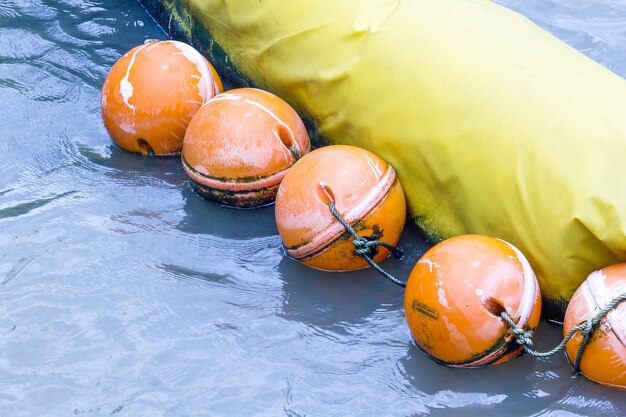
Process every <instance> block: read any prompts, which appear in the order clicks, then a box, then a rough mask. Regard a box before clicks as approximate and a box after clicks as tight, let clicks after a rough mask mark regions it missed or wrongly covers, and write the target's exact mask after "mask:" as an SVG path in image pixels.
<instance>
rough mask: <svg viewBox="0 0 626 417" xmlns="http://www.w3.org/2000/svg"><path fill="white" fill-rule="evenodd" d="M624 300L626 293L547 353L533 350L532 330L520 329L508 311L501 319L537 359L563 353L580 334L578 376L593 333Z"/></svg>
mask: <svg viewBox="0 0 626 417" xmlns="http://www.w3.org/2000/svg"><path fill="white" fill-rule="evenodd" d="M624 300H626V293H623V294H621V295H618V296H617V297H615V298H614V299H613V300H611V302H609V303H608V304H607V305H606V306H605V307H604V308H603V309H601V310H600V311H598V314H596V315H595V316H594V317H593V318H590V319H589V320H586V321H583V322H581V323H579V324H577V325H576V326H574V327H572V329H571V330H570V331H569V333H568V334H567V335H566V336H565V337H564V338H563V340H562V341H561V343H559V344H558V345H557V346H556V347H555V348H554V349H552V350H549V351H547V352H537V351H536V350H534V349H533V340H532V338H533V331H532V330H530V329H529V330H524V329H522V328H520V327H519V326H518V325H517V323H515V322H514V321H513V319H512V318H511V317H510V316H509V315H508V314H507V313H506V311H503V312H502V313H500V317H502V320H504V322H505V323H506V324H508V325H509V327H510V328H511V333H512V334H513V335H514V336H515V338H516V342H517V344H518V345H522V346H524V352H526V353H528V354H529V355H531V356H534V357H536V358H547V357H549V356H552V355H554V354H555V353H558V352H560V351H562V350H563V349H565V345H567V342H569V341H570V340H571V339H572V337H574V335H575V334H576V333H577V332H580V335H581V336H582V338H583V340H582V341H581V343H580V346H579V347H578V352H577V353H576V360H575V361H574V373H575V374H578V373H579V372H580V360H581V359H582V356H583V352H584V351H585V347H587V344H588V343H589V340H590V339H591V335H592V334H593V331H594V330H595V329H596V327H597V326H598V324H599V323H600V321H601V320H602V319H603V318H604V317H605V316H606V315H607V314H608V313H609V312H610V311H611V310H613V309H614V308H615V307H617V306H618V305H619V304H620V303H621V302H622V301H624Z"/></svg>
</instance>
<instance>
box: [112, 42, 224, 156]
mask: <svg viewBox="0 0 626 417" xmlns="http://www.w3.org/2000/svg"><path fill="white" fill-rule="evenodd" d="M214 71H215V70H214V69H212V66H211V65H210V63H209V62H208V61H207V60H206V59H205V58H204V57H203V56H202V55H201V54H200V53H199V52H198V51H196V50H195V49H194V48H193V47H191V46H189V45H187V44H186V43H183V42H177V41H155V42H149V43H146V44H143V45H140V46H137V47H135V48H133V49H131V50H130V51H129V52H127V53H126V54H124V55H123V56H122V57H121V58H120V59H119V60H118V61H117V62H116V63H115V64H114V65H113V67H112V68H111V70H110V72H109V74H108V75H107V77H106V80H105V81H104V86H103V87H102V99H101V109H102V118H103V120H104V125H105V127H106V129H107V131H108V132H109V135H110V136H111V139H113V142H115V144H117V145H118V146H119V147H120V148H122V149H124V150H126V151H128V152H133V153H137V154H140V155H144V156H145V155H157V156H162V155H176V154H179V153H180V150H181V148H182V144H183V138H184V136H185V130H186V129H187V125H188V124H189V122H190V121H191V118H192V117H193V115H194V114H195V113H196V112H197V111H198V109H199V108H200V107H201V106H202V105H203V104H204V103H205V102H206V101H207V100H209V99H210V98H211V97H213V96H214V95H215V92H216V91H217V90H219V89H220V88H221V81H219V78H215V77H214V76H213V74H214V73H215V72H214Z"/></svg>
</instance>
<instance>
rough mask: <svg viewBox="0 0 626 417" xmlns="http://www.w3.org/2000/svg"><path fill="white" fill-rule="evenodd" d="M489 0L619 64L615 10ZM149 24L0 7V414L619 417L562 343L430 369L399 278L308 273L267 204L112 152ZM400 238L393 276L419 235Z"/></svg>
mask: <svg viewBox="0 0 626 417" xmlns="http://www.w3.org/2000/svg"><path fill="white" fill-rule="evenodd" d="M501 2H502V3H505V4H507V5H509V6H511V7H513V8H515V9H518V10H521V11H523V12H524V13H525V14H527V15H528V16H530V17H531V18H532V19H534V20H535V21H537V22H538V23H539V24H541V25H543V26H544V27H547V28H548V29H550V30H552V31H554V32H555V33H557V34H558V35H559V36H562V37H563V38H564V39H566V40H567V41H568V42H570V43H571V44H573V45H574V46H575V47H577V48H579V49H580V50H582V51H584V52H585V53H587V54H588V55H590V56H592V57H593V58H594V59H597V60H598V61H600V62H602V63H603V64H605V65H606V66H608V67H609V68H611V69H613V70H615V71H616V72H618V73H620V74H622V75H624V74H625V73H626V57H625V54H624V48H626V34H625V32H624V26H623V25H622V24H621V22H623V21H624V19H625V18H626V3H624V2H622V1H608V0H603V1H600V0H598V1H595V2H591V1H582V0H576V1H574V0H570V1H567V2H564V1H561V2H558V4H557V3H556V2H551V1H545V0H541V1H539V0H537V1H525V2H522V1H512V0H511V1H501ZM163 37H165V35H164V33H163V32H162V31H161V30H160V29H159V28H158V27H157V26H156V25H155V24H154V22H153V21H152V20H151V18H150V17H149V16H148V15H147V14H146V13H145V11H144V10H143V9H142V8H141V7H140V6H139V4H138V3H136V2H134V1H127V0H107V1H105V0H99V1H96V0H3V1H2V2H1V3H0V101H1V102H2V103H3V104H4V105H3V106H0V120H2V121H3V125H2V139H1V140H0V317H2V320H1V321H0V416H5V415H6V416H32V415H55V416H65V415H72V414H75V415H128V416H143V415H146V416H157V415H164V416H194V415H216V414H217V415H229V414H235V415H270V416H274V415H283V414H286V415H293V416H296V415H355V416H359V415H361V416H370V415H421V414H429V415H450V414H452V413H454V415H468V416H470V415H471V416H474V415H477V414H479V413H480V414H485V415H568V416H577V415H581V416H582V415H624V414H625V412H626V408H625V405H624V403H623V401H622V396H623V394H622V393H620V392H617V391H614V390H609V389H606V388H603V387H600V386H598V385H596V384H593V383H591V382H589V381H587V380H585V379H584V378H571V376H570V368H569V365H568V364H567V362H566V360H565V358H564V357H563V356H562V355H558V356H556V357H554V358H552V359H551V360H549V361H538V360H534V359H532V358H526V357H525V358H520V359H517V360H515V361H512V362H510V363H507V364H504V365H501V366H498V367H493V368H486V369H479V370H471V371H469V370H455V369H448V368H445V367H442V366H439V365H437V364H436V363H434V362H432V361H430V360H428V359H427V358H426V357H425V356H424V355H422V354H421V353H420V352H419V351H417V349H416V348H415V347H414V346H413V345H412V343H411V340H410V336H409V333H408V330H407V328H406V325H405V323H404V315H403V311H402V293H401V291H399V290H398V288H397V287H395V286H393V285H392V284H389V283H387V282H386V281H384V280H382V279H381V278H379V277H378V276H377V275H375V274H373V273H372V272H370V271H359V272H355V273H350V274H345V275H338V274H325V273H321V272H319V271H315V270H312V269H309V268H306V267H304V266H302V265H300V264H298V263H296V262H294V261H292V260H290V259H288V258H287V257H286V256H285V255H284V252H283V249H282V247H281V244H280V240H279V238H278V236H277V233H276V226H275V225H274V221H273V213H274V212H273V210H274V209H273V207H266V208H262V209H259V210H253V211H250V210H229V209H224V208H221V207H217V206H214V205H211V204H209V203H207V202H205V201H204V200H202V199H201V198H199V197H198V196H197V195H196V194H195V193H193V191H192V190H191V188H190V186H189V184H188V183H187V179H186V177H185V175H184V173H183V171H182V169H181V167H180V164H179V161H178V160H177V159H175V158H172V159H159V160H153V159H146V158H141V157H137V156H134V155H129V154H127V153H125V152H122V151H120V150H118V149H116V148H114V147H113V146H112V145H111V144H110V141H109V139H108V137H107V135H106V132H105V130H104V128H103V125H102V122H101V120H100V113H99V89H100V87H101V85H102V82H103V80H104V77H105V75H106V72H107V70H108V68H110V66H111V65H112V64H113V63H114V62H115V60H116V59H117V58H118V57H119V56H120V54H122V53H123V52H125V51H126V50H128V49H130V48H131V47H132V46H134V45H136V44H139V43H141V42H143V40H144V39H146V38H163ZM402 244H403V246H404V248H405V251H406V253H407V255H406V257H405V259H403V260H401V261H394V260H392V261H388V262H387V263H386V267H387V268H388V269H389V270H390V271H391V272H393V273H394V274H396V275H398V276H401V277H406V276H408V273H409V271H410V269H411V266H412V265H413V264H414V263H415V262H416V260H417V259H418V257H419V255H420V254H421V253H423V251H424V250H425V248H426V245H425V243H424V242H423V241H421V240H420V239H419V237H418V234H417V232H416V231H415V230H411V229H409V230H408V231H407V232H406V233H405V235H404V237H403V241H402ZM538 336H539V337H538V343H539V346H538V348H539V349H545V348H548V347H551V346H553V345H554V344H556V343H557V341H558V339H559V337H560V328H559V327H557V326H550V325H548V324H545V323H544V324H542V327H541V328H540V332H539V335H538Z"/></svg>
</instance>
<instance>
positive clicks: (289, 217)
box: [276, 145, 406, 271]
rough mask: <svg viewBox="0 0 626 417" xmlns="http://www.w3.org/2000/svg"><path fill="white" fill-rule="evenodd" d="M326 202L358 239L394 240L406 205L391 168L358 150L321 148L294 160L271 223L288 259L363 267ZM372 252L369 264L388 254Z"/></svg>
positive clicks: (337, 268) (332, 266) (336, 268)
mask: <svg viewBox="0 0 626 417" xmlns="http://www.w3.org/2000/svg"><path fill="white" fill-rule="evenodd" d="M331 203H334V209H336V210H337V212H339V213H340V214H341V216H342V217H343V219H345V221H346V222H347V223H348V224H350V225H351V226H352V228H353V229H354V230H355V231H356V233H358V235H359V236H363V237H365V238H366V239H372V240H378V241H381V242H385V243H387V244H389V245H392V246H395V245H396V243H397V242H398V239H399V238H400V234H401V233H402V229H403V227H404V221H405V217H406V202H405V199H404V192H403V190H402V186H401V185H400V182H399V181H398V179H397V178H396V173H395V171H394V169H393V167H391V166H390V165H389V164H387V163H386V162H385V161H383V160H382V159H380V158H379V157H377V156H376V155H374V154H373V153H371V152H369V151H366V150H364V149H361V148H357V147H354V146H345V145H335V146H326V147H323V148H320V149H317V150H315V151H313V152H311V153H310V154H308V155H306V156H305V157H303V158H302V159H301V160H300V161H298V163H297V164H295V165H294V166H293V168H291V170H290V171H289V173H287V175H286V176H285V178H284V180H283V182H282V183H281V185H280V188H279V190H278V195H277V197H276V224H277V227H278V232H279V234H280V236H281V238H282V240H283V243H284V245H285V247H286V249H287V254H288V255H289V256H291V257H292V258H294V259H297V260H299V261H300V262H302V263H304V264H306V265H308V266H311V267H313V268H317V269H322V270H328V271H342V270H354V269H361V268H365V267H367V266H368V263H367V262H366V261H365V260H364V259H363V258H362V257H361V256H360V255H358V253H356V248H355V245H354V244H353V237H352V236H351V235H350V233H348V232H347V231H346V229H345V228H344V226H343V225H342V224H341V223H340V222H339V221H338V220H337V219H336V218H335V217H334V216H333V214H332V213H331V211H330V210H329V206H330V205H331ZM372 250H373V252H374V253H372V254H371V256H370V257H371V258H372V259H373V260H374V261H375V262H380V261H382V260H383V259H385V258H386V257H387V256H388V255H389V250H388V249H385V248H383V247H378V246H377V247H375V248H373V249H372Z"/></svg>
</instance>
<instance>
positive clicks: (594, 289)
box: [563, 263, 626, 389]
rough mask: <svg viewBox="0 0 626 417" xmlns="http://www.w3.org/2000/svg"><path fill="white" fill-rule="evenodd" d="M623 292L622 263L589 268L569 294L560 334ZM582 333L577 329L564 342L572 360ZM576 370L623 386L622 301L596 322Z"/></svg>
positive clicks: (625, 337) (625, 306)
mask: <svg viewBox="0 0 626 417" xmlns="http://www.w3.org/2000/svg"><path fill="white" fill-rule="evenodd" d="M624 293H626V263H620V264H616V265H611V266H608V267H606V268H604V269H601V270H599V271H595V272H592V273H591V274H590V275H589V277H587V279H586V280H585V281H584V282H583V283H582V284H581V286H580V287H578V289H577V290H576V292H575V293H574V296H573V297H572V298H571V300H570V302H569V304H568V306H567V311H566V313H565V321H564V323H563V334H565V335H566V334H568V333H569V331H570V330H571V329H572V327H574V326H576V325H578V324H581V323H584V322H586V321H588V320H592V319H594V317H596V316H597V314H598V313H599V312H600V311H601V310H602V309H604V308H605V307H606V306H607V304H609V303H610V302H611V301H612V300H613V299H615V297H618V296H620V295H621V294H624ZM583 339H584V335H582V334H581V333H580V332H577V333H576V334H575V335H574V336H573V337H572V338H571V339H570V341H569V342H568V343H567V345H566V350H567V357H568V359H569V361H570V363H572V364H574V363H575V361H576V357H577V355H578V349H579V346H580V344H581V343H582V342H583ZM580 372H582V374H583V375H585V376H586V377H587V378H589V379H590V380H592V381H595V382H598V383H600V384H603V385H608V386H611V387H615V388H621V389H626V302H622V303H620V304H619V305H616V306H615V307H614V308H613V309H611V310H610V311H608V313H607V314H606V315H605V316H604V317H603V318H602V319H601V320H600V321H599V322H598V323H597V325H596V326H595V327H594V330H593V332H591V333H590V335H589V340H588V342H587V345H586V346H585V348H584V350H583V353H582V356H581V358H580Z"/></svg>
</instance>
